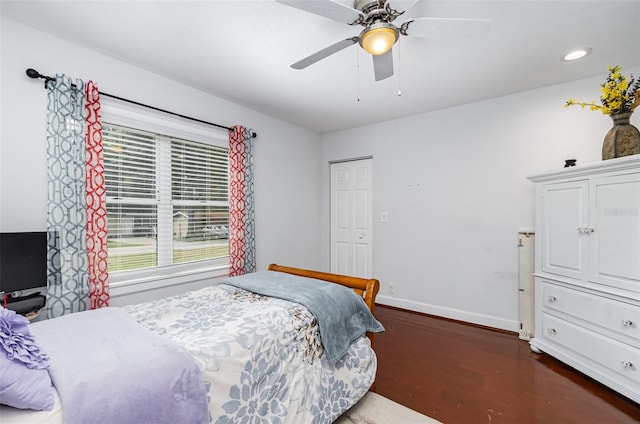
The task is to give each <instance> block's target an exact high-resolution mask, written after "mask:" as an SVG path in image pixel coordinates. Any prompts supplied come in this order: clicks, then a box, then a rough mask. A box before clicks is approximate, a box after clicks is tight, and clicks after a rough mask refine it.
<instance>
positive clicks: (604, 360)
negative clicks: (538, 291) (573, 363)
mask: <svg viewBox="0 0 640 424" xmlns="http://www.w3.org/2000/svg"><path fill="white" fill-rule="evenodd" d="M542 327H543V328H542V338H543V339H544V340H545V341H547V342H549V343H552V344H556V345H559V346H561V347H563V348H565V349H568V350H570V351H572V352H574V353H575V354H576V355H579V356H580V357H581V359H580V362H584V360H585V359H586V360H588V361H591V362H595V363H596V364H597V365H599V366H601V367H603V368H604V369H605V370H604V371H603V372H605V373H607V374H611V373H614V374H615V375H617V376H618V378H617V379H619V378H620V377H623V379H624V380H625V381H627V383H631V384H632V385H633V386H635V387H636V388H637V389H640V371H639V369H640V349H638V348H634V347H632V346H629V345H627V344H624V343H621V342H618V341H616V340H614V339H610V338H608V337H606V336H603V335H602V334H598V333H596V332H593V331H590V330H587V329H585V328H582V327H580V326H578V325H575V324H572V323H570V322H568V321H564V320H562V319H560V318H558V317H555V316H553V315H549V314H543V315H542Z"/></svg>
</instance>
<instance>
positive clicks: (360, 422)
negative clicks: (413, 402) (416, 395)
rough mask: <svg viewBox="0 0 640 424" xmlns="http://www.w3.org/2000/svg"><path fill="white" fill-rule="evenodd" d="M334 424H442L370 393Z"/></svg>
mask: <svg viewBox="0 0 640 424" xmlns="http://www.w3.org/2000/svg"><path fill="white" fill-rule="evenodd" d="M334 424H442V423H440V421H437V420H434V419H433V418H429V417H427V416H426V415H422V414H419V413H417V412H416V411H414V410H412V409H409V408H407V407H405V406H402V405H400V404H399V403H396V402H393V401H391V400H389V399H387V398H385V397H383V396H380V395H379V394H377V393H373V392H368V393H367V394H366V395H365V396H364V397H363V398H362V399H361V400H360V402H358V403H356V404H355V405H354V406H353V408H351V409H349V410H348V411H347V412H345V413H344V414H342V415H341V416H340V418H338V420H337V421H336V422H335V423H334Z"/></svg>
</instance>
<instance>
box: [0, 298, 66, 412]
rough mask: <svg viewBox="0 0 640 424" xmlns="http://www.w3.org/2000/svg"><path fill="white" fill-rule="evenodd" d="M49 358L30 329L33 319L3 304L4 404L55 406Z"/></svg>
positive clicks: (0, 399)
mask: <svg viewBox="0 0 640 424" xmlns="http://www.w3.org/2000/svg"><path fill="white" fill-rule="evenodd" d="M48 366H49V358H48V356H47V355H45V354H44V353H42V352H41V351H40V348H39V347H38V346H37V345H36V343H35V339H34V337H33V336H32V335H31V334H30V333H29V321H28V320H27V319H26V318H25V317H23V316H22V315H18V314H16V313H15V312H14V311H12V310H9V309H5V308H3V307H0V376H2V379H0V404H3V405H9V406H13V407H14V408H20V409H35V410H38V411H50V410H52V409H53V406H54V397H53V389H52V388H51V378H50V377H49V372H48V371H47V368H48Z"/></svg>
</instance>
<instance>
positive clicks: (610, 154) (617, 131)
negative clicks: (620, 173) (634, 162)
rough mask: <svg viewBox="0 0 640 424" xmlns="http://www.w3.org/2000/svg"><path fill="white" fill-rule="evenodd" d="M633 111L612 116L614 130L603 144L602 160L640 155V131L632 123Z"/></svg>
mask: <svg viewBox="0 0 640 424" xmlns="http://www.w3.org/2000/svg"><path fill="white" fill-rule="evenodd" d="M632 113H633V112H632V111H628V112H620V113H615V114H612V115H611V119H613V128H611V129H610V130H609V132H607V135H605V137H604V143H602V160H606V159H613V158H619V157H622V156H628V155H637V154H639V153H640V131H638V129H637V128H636V127H634V126H633V125H631V123H630V122H629V120H630V119H631V114H632Z"/></svg>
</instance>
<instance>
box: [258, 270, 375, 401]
mask: <svg viewBox="0 0 640 424" xmlns="http://www.w3.org/2000/svg"><path fill="white" fill-rule="evenodd" d="M268 270H269V271H278V272H286V273H287V274H293V275H299V276H301V277H308V278H315V279H318V280H324V281H329V282H331V283H336V284H341V285H343V286H345V287H349V288H351V289H353V291H354V292H356V294H357V295H358V296H361V297H362V298H363V299H364V303H366V304H367V306H368V307H369V310H370V311H371V313H372V314H373V309H374V307H375V304H376V296H377V295H378V291H380V282H379V281H378V280H376V279H375V278H359V277H350V276H348V275H340V274H331V273H329V272H321V271H311V270H308V269H302V268H292V267H288V266H282V265H277V264H270V265H269V268H268ZM367 337H369V341H370V343H371V348H372V349H373V348H374V345H373V341H374V340H373V333H370V332H367ZM370 390H371V391H372V392H375V391H376V390H375V383H374V384H372V385H371V388H370Z"/></svg>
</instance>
